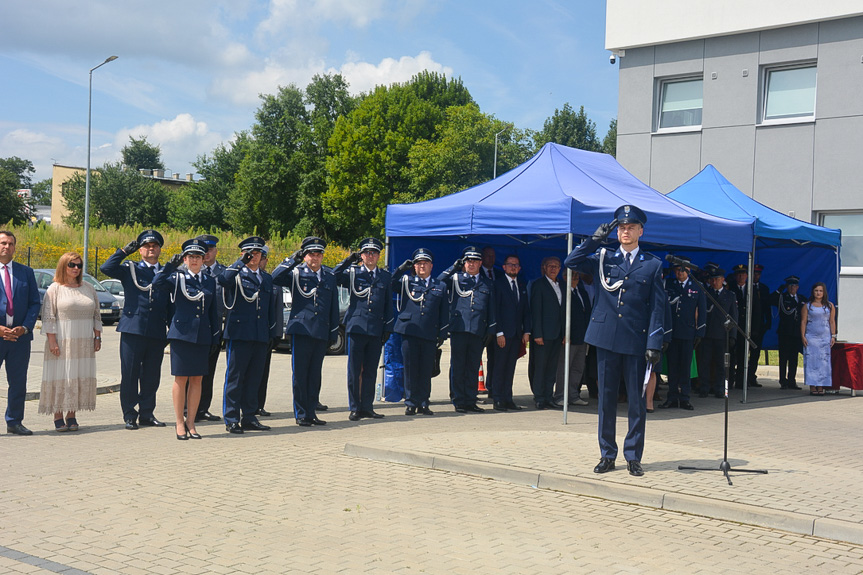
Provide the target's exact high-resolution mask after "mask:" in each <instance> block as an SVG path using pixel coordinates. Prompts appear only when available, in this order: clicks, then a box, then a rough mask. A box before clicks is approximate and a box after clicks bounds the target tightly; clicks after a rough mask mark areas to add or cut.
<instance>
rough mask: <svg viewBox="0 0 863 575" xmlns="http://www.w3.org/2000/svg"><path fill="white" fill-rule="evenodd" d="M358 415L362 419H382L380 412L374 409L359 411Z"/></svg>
mask: <svg viewBox="0 0 863 575" xmlns="http://www.w3.org/2000/svg"><path fill="white" fill-rule="evenodd" d="M359 415H360V417H362V418H364V419H383V418H384V416H383V414H381V413H377V412H376V411H375V410H374V409H370V410H368V411H361V412H360V413H359Z"/></svg>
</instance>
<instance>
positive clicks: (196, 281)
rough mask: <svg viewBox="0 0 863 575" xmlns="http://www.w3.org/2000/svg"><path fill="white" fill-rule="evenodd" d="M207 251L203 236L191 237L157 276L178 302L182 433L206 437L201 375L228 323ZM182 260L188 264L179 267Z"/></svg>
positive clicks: (174, 342)
mask: <svg viewBox="0 0 863 575" xmlns="http://www.w3.org/2000/svg"><path fill="white" fill-rule="evenodd" d="M206 253H207V245H206V244H205V243H204V242H203V241H202V240H200V239H198V238H194V239H191V240H186V241H185V242H183V251H182V253H180V254H177V255H175V256H174V257H173V258H171V261H169V262H168V263H167V264H165V267H163V268H162V269H161V270H159V272H158V273H157V274H156V277H155V278H153V288H155V289H156V290H160V291H166V292H168V294H169V297H170V298H171V302H172V303H173V304H174V315H173V317H172V318H171V325H170V327H169V328H168V340H169V341H170V342H171V375H173V376H174V387H173V389H172V392H171V395H172V397H173V399H174V415H175V416H176V419H175V421H176V427H177V439H189V438H190V437H191V438H192V439H201V436H200V435H199V434H198V431H197V430H196V429H195V419H196V417H195V414H197V413H198V401H199V399H200V397H201V378H202V377H203V376H204V375H205V374H206V373H207V371H208V370H209V366H208V363H207V358H208V356H209V355H210V347H211V346H212V345H213V344H214V343H215V342H217V341H219V333H220V332H221V329H222V326H221V319H220V318H219V312H218V310H217V309H216V305H215V304H216V302H215V296H216V280H215V279H213V278H212V277H210V276H208V275H205V274H204V273H203V272H202V270H201V268H202V266H203V261H204V254H206ZM181 263H182V264H183V265H184V267H185V269H179V268H180V264H181ZM187 383H188V386H187ZM184 407H186V408H187V410H186V412H187V415H186V416H185V418H184V416H183V408H184Z"/></svg>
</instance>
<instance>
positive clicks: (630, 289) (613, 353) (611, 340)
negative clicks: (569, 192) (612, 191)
mask: <svg viewBox="0 0 863 575" xmlns="http://www.w3.org/2000/svg"><path fill="white" fill-rule="evenodd" d="M614 217H615V219H614V221H613V222H611V223H610V224H601V225H600V226H599V227H598V228H597V229H596V231H595V232H594V233H593V235H592V236H591V237H590V238H587V239H585V240H584V241H583V242H582V243H581V244H580V245H579V246H578V247H576V248H575V249H574V250H573V251H572V253H570V254H569V256H567V258H566V261H565V265H566V266H567V267H569V268H572V269H576V270H578V271H583V272H587V273H589V274H591V275H593V277H594V278H595V279H596V280H597V281H598V282H599V283H600V285H599V286H598V287H597V290H596V296H595V297H596V299H595V301H594V307H593V312H592V313H591V317H590V324H589V325H588V327H587V333H586V334H585V338H584V339H585V341H586V342H587V343H589V344H590V345H593V346H596V348H597V369H598V371H599V448H600V452H601V454H602V457H601V459H600V460H599V463H598V464H597V466H596V467H594V469H593V471H594V473H607V472H609V471H612V470H613V469H614V460H615V459H616V457H617V442H616V441H615V419H616V416H617V390H618V386H619V384H620V379H621V377H623V379H624V381H625V384H626V394H627V398H628V402H629V413H628V419H629V430H628V432H627V434H626V439H625V441H624V444H623V454H624V457H626V461H627V467H628V469H629V473H630V475H634V476H641V475H644V470H643V469H642V467H641V456H642V453H643V452H644V423H645V417H646V406H645V401H644V396H643V394H642V385H643V382H644V381H645V379H646V378H645V375H646V371H645V367H646V366H647V364H648V363H650V364H655V363H656V362H658V361H659V356H660V354H659V350H660V349H662V338H663V335H664V334H663V331H664V330H663V327H662V322H663V319H664V316H665V301H666V298H665V290H664V289H663V287H662V264H661V262H660V260H659V258H657V257H656V256H654V255H652V254H648V253H645V252H643V251H642V250H641V249H640V248H639V246H638V241H639V239H640V238H641V236H642V234H643V233H644V224H645V223H646V222H647V216H646V215H645V213H644V212H643V211H641V210H640V209H639V208H637V207H636V206H632V205H626V206H621V207H619V208H618V209H617V211H615V213H614ZM615 226H617V239H618V241H619V242H620V247H619V248H618V249H617V250H608V249H607V248H600V246H601V244H603V243H604V242H605V241H606V240H607V239H608V235H609V234H610V233H611V231H612V230H613V229H614V228H615ZM597 248H600V249H599V250H597Z"/></svg>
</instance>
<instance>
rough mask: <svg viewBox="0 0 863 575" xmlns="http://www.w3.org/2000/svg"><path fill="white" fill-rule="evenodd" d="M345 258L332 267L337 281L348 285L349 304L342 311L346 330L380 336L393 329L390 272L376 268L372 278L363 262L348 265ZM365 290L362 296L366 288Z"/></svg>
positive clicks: (341, 284)
mask: <svg viewBox="0 0 863 575" xmlns="http://www.w3.org/2000/svg"><path fill="white" fill-rule="evenodd" d="M347 262H348V260H347V259H346V260H345V261H343V262H342V263H340V264H339V265H337V266H336V267H335V269H333V274H334V275H335V276H336V283H337V284H338V285H340V286H344V287H346V288H348V292H349V293H350V295H351V303H350V306H349V307H348V311H347V313H346V314H345V331H346V332H347V333H356V334H361V335H373V336H375V337H381V336H382V335H383V334H385V333H386V334H390V333H392V331H393V291H392V286H391V285H390V284H391V283H392V275H391V274H390V272H388V271H386V270H382V269H381V268H377V269H376V270H375V277H374V281H372V274H371V272H369V270H368V269H367V268H366V266H364V265H349V264H348V263H347ZM367 289H368V292H367V293H366V294H365V295H362V296H361V294H363V293H364V292H365V291H366V290H367Z"/></svg>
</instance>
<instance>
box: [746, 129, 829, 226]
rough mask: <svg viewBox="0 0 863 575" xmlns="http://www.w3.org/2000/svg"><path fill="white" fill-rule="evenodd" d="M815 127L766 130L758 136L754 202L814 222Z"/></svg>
mask: <svg viewBox="0 0 863 575" xmlns="http://www.w3.org/2000/svg"><path fill="white" fill-rule="evenodd" d="M814 131H815V125H814V124H790V125H785V126H769V127H767V126H764V127H760V128H758V129H757V130H756V132H755V187H754V194H753V198H755V199H756V200H758V201H759V202H761V203H762V204H765V205H768V206H770V207H771V208H773V209H775V210H777V211H780V212H782V213H785V214H787V213H788V212H789V211H791V210H793V211H794V212H795V217H797V218H798V219H801V220H804V221H810V219H811V211H812V210H811V198H812V153H813V136H814Z"/></svg>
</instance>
